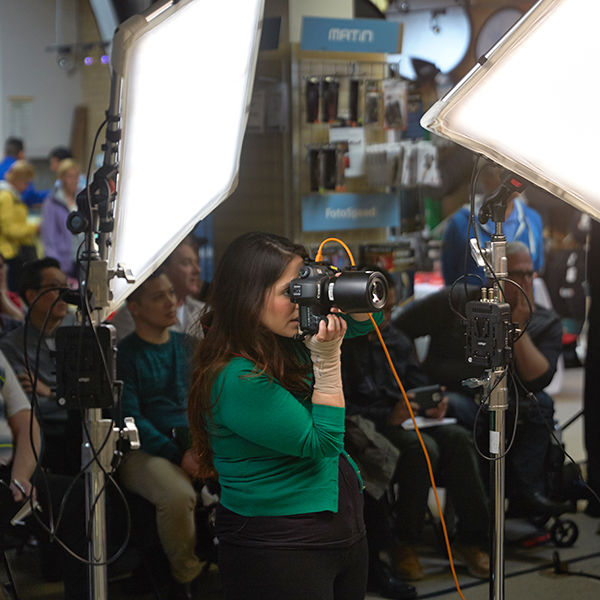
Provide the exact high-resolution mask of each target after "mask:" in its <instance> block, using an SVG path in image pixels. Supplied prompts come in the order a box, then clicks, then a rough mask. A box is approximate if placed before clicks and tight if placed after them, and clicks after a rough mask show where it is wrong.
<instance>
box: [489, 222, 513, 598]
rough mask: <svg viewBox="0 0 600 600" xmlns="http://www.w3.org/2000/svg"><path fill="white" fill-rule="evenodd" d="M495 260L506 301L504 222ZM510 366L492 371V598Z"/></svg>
mask: <svg viewBox="0 0 600 600" xmlns="http://www.w3.org/2000/svg"><path fill="white" fill-rule="evenodd" d="M490 252H491V264H492V267H493V269H494V274H495V276H496V278H497V279H496V281H495V282H494V288H493V301H494V302H497V303H500V302H504V296H503V294H502V289H501V287H500V286H501V285H502V284H501V283H498V279H500V278H502V277H507V275H508V272H507V271H508V268H507V267H508V265H507V259H506V238H505V237H504V234H503V233H502V222H500V221H497V222H495V233H494V236H493V237H492V240H491V243H490ZM507 368H508V367H507V366H506V365H505V366H502V367H496V368H495V369H493V370H490V371H489V376H488V381H489V385H490V388H489V389H490V390H491V392H490V404H489V411H490V455H491V456H492V457H496V459H495V460H494V461H493V469H492V474H491V481H490V484H491V487H492V490H491V491H492V493H491V494H490V497H491V498H493V523H494V527H493V532H492V536H491V537H492V539H491V545H492V547H491V552H490V560H491V564H492V567H493V572H492V577H491V578H490V600H504V510H505V509H504V498H505V461H504V456H503V455H504V453H505V451H506V431H505V424H506V419H505V415H506V411H507V410H508V387H507V383H506V381H507V378H506V373H507Z"/></svg>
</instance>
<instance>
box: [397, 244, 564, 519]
mask: <svg viewBox="0 0 600 600" xmlns="http://www.w3.org/2000/svg"><path fill="white" fill-rule="evenodd" d="M506 254H507V260H508V277H509V278H510V279H512V280H514V281H515V282H516V283H518V284H519V285H520V286H521V287H522V288H523V290H524V291H525V293H526V294H527V298H529V301H530V303H531V306H532V307H533V309H534V311H533V314H531V320H530V321H529V325H528V327H527V330H526V332H525V333H524V334H523V335H522V336H520V337H519V338H518V340H517V341H515V343H514V346H513V357H514V364H515V367H516V371H517V373H516V374H517V375H518V377H519V379H520V380H521V382H522V383H523V384H524V386H525V388H526V390H527V391H528V392H531V393H533V394H534V397H535V399H534V400H532V399H531V397H529V396H528V395H526V393H525V392H524V391H523V390H522V389H521V388H520V387H519V388H518V389H515V387H514V385H513V384H512V382H511V384H510V386H509V404H510V406H509V411H508V414H507V417H508V418H507V425H506V431H507V440H508V439H509V438H510V432H511V430H512V426H513V425H512V424H513V423H514V415H515V400H516V398H517V395H518V397H519V422H518V428H517V434H516V438H515V441H514V444H513V446H512V448H511V451H510V452H509V454H508V455H507V457H506V476H507V496H508V498H509V499H510V501H511V507H512V508H516V507H518V508H519V509H521V510H524V511H525V512H526V513H527V514H529V515H531V516H543V515H550V514H559V513H560V512H564V511H565V510H566V508H567V505H565V503H558V502H553V501H551V500H550V499H549V498H548V497H547V496H546V484H545V468H544V467H545V460H546V455H547V453H548V449H549V447H550V438H551V435H550V430H551V429H552V428H553V426H554V423H553V415H554V405H553V402H552V398H550V396H548V394H546V393H545V392H544V391H543V390H544V388H545V387H546V386H547V385H548V384H549V383H550V381H551V380H552V377H553V375H554V372H555V370H556V363H557V360H558V357H559V355H560V352H561V349H562V325H561V322H560V319H559V317H558V315H556V314H555V313H554V312H552V311H550V310H547V309H544V308H542V307H540V306H536V305H535V304H534V303H533V278H534V277H535V273H534V270H533V265H532V262H531V257H530V255H529V251H528V248H527V246H525V245H524V244H522V243H521V242H509V243H508V244H507V248H506ZM448 293H449V288H444V289H443V290H441V291H440V292H437V293H435V294H431V295H430V296H427V297H425V298H423V299H422V300H420V301H418V302H415V303H413V304H412V305H410V306H408V307H406V308H405V310H403V312H402V313H401V314H400V315H399V317H398V318H397V319H395V321H394V325H396V326H397V327H398V328H399V329H401V330H402V331H403V332H405V333H406V334H407V335H408V336H409V337H410V338H412V339H415V338H418V337H421V336H425V335H429V336H431V341H430V345H429V352H428V354H427V358H426V359H425V362H424V367H425V370H426V371H427V374H428V375H429V376H430V377H431V378H432V379H433V380H435V381H439V382H440V383H442V384H444V385H445V386H447V388H448V389H449V390H451V391H452V392H455V394H451V397H450V409H449V414H451V415H452V416H455V417H456V418H457V419H458V421H459V423H461V424H462V425H464V426H465V427H467V428H468V429H469V430H472V428H473V425H474V422H475V417H476V414H477V409H478V406H477V404H476V402H475V401H474V395H473V394H471V395H469V392H468V391H467V390H466V389H465V388H464V387H463V386H462V385H461V382H462V381H463V380H465V379H468V378H471V377H480V376H481V375H482V374H483V369H482V368H481V367H476V366H472V365H469V363H467V361H466V359H465V349H464V344H465V341H464V340H465V338H464V331H465V329H464V325H463V322H462V321H461V319H460V318H459V317H458V315H456V314H455V313H453V312H452V310H451V308H450V304H449V302H448ZM480 295H481V294H480V289H479V288H478V287H474V286H469V287H468V288H467V299H468V300H477V299H479V298H480ZM505 295H506V300H507V302H508V303H509V304H510V306H511V311H512V321H513V322H514V323H516V324H517V325H518V326H519V327H520V328H522V327H524V325H525V323H526V322H527V321H528V320H529V317H530V311H529V305H528V303H527V300H526V299H525V297H524V296H523V294H522V293H521V292H520V291H519V290H518V288H517V287H516V286H514V285H511V284H509V283H507V284H506V285H505ZM453 305H454V306H455V308H456V310H458V311H460V313H461V314H464V306H465V297H464V287H463V286H462V285H457V286H456V287H455V290H454V293H453ZM480 417H481V426H479V425H478V431H479V432H480V433H481V437H482V438H484V439H483V440H480V441H479V443H480V447H481V448H483V449H485V448H487V444H486V442H485V438H486V436H487V427H486V421H487V420H489V417H488V413H487V410H482V411H481V412H480ZM511 417H513V419H511ZM511 421H512V422H511Z"/></svg>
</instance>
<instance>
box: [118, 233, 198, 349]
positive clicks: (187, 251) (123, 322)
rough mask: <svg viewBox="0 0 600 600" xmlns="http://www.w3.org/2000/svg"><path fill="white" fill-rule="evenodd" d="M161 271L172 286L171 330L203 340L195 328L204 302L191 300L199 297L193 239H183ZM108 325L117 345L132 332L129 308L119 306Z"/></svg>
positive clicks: (132, 323) (133, 327)
mask: <svg viewBox="0 0 600 600" xmlns="http://www.w3.org/2000/svg"><path fill="white" fill-rule="evenodd" d="M161 268H162V270H163V271H164V272H165V274H166V275H167V277H168V278H169V280H170V281H171V283H172V285H173V289H174V290H175V299H176V302H177V305H176V309H177V315H176V321H175V323H174V324H173V325H172V326H171V330H172V331H179V332H183V333H189V334H191V335H194V336H196V337H202V329H201V328H200V326H199V325H197V321H198V317H199V316H200V312H201V311H202V309H203V308H204V302H200V301H199V300H196V299H195V298H194V296H195V295H197V294H198V293H199V291H200V286H201V283H202V280H201V279H200V273H201V271H200V262H199V259H198V248H197V245H196V243H195V241H194V238H193V237H192V236H188V237H187V238H185V239H184V240H183V242H181V243H180V244H179V246H177V248H175V250H173V252H171V254H170V255H169V257H168V258H167V259H166V260H165V262H164V264H163V265H162V267H161ZM110 322H111V323H112V324H113V325H114V326H115V328H116V330H117V338H118V340H119V341H120V340H122V339H123V338H124V337H125V336H127V335H129V334H130V333H131V332H132V331H133V330H134V329H135V325H134V322H133V319H132V317H131V313H130V311H129V305H124V306H122V307H121V308H120V309H119V310H118V311H117V312H116V313H115V314H114V315H113V317H112V319H111V321H110Z"/></svg>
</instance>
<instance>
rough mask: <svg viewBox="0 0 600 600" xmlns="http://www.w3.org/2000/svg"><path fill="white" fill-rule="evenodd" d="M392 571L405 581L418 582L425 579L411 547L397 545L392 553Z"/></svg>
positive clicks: (417, 558)
mask: <svg viewBox="0 0 600 600" xmlns="http://www.w3.org/2000/svg"><path fill="white" fill-rule="evenodd" d="M392 569H393V571H394V574H395V575H396V576H397V577H399V578H400V579H404V580H406V581H418V580H419V579H423V577H425V573H423V567H422V566H421V563H420V562H419V557H418V556H417V553H416V551H415V549H414V548H413V547H412V546H402V545H400V544H399V545H398V546H396V547H395V548H394V551H393V552H392Z"/></svg>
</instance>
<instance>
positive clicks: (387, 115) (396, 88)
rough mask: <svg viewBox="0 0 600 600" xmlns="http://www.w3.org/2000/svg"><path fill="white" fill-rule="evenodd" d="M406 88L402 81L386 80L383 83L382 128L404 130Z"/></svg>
mask: <svg viewBox="0 0 600 600" xmlns="http://www.w3.org/2000/svg"><path fill="white" fill-rule="evenodd" d="M407 94H408V88H407V84H406V81H403V80H402V79H386V80H385V81H384V82H383V107H384V108H383V127H384V129H399V130H401V131H404V130H405V129H406V112H407V108H406V103H407Z"/></svg>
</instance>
